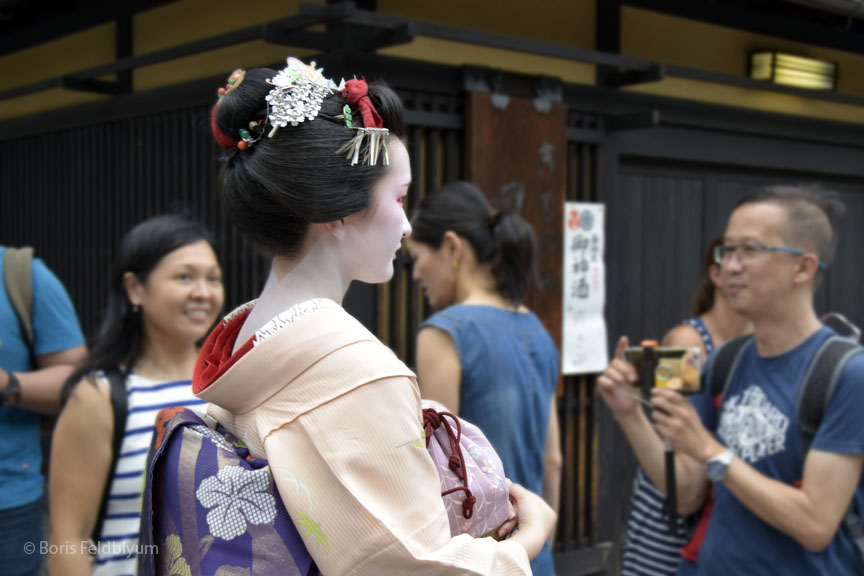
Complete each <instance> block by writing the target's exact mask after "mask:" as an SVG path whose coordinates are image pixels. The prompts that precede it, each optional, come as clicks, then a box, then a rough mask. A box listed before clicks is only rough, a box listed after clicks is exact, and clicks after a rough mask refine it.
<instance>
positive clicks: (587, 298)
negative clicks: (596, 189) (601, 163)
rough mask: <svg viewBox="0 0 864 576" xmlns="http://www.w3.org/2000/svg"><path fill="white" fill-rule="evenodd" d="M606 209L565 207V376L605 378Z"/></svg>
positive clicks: (577, 205)
mask: <svg viewBox="0 0 864 576" xmlns="http://www.w3.org/2000/svg"><path fill="white" fill-rule="evenodd" d="M604 208H605V207H604V206H603V204H593V203H585V202H566V203H565V205H564V250H563V254H564V285H563V287H562V288H563V289H562V293H563V296H564V329H563V338H562V348H563V350H562V354H561V369H562V371H563V373H564V374H586V373H593V372H602V371H603V370H605V369H606V365H607V364H609V355H608V351H607V349H606V319H605V318H604V317H603V308H604V306H605V305H606V266H605V265H604V263H603V255H604V250H605V244H606V242H605V238H604V237H603V217H604Z"/></svg>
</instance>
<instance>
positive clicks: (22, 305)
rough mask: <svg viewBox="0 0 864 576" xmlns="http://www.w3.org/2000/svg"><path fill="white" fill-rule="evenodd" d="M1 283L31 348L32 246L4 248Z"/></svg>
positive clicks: (31, 348) (25, 340) (26, 341)
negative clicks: (4, 286)
mask: <svg viewBox="0 0 864 576" xmlns="http://www.w3.org/2000/svg"><path fill="white" fill-rule="evenodd" d="M3 283H4V284H5V285H6V294H7V295H8V296H9V302H10V303H11V304H12V308H13V309H14V310H15V315H16V316H17V317H18V322H19V323H20V324H21V335H22V336H23V337H24V342H25V343H26V344H27V347H28V348H30V350H31V354H32V350H33V248H31V247H29V246H27V247H24V248H6V250H5V251H4V253H3Z"/></svg>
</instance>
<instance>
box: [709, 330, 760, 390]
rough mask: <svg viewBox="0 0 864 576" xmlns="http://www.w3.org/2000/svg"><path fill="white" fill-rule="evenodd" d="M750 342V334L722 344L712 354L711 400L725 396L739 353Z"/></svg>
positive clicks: (751, 338) (751, 337) (751, 336)
mask: <svg viewBox="0 0 864 576" xmlns="http://www.w3.org/2000/svg"><path fill="white" fill-rule="evenodd" d="M752 340H753V335H752V334H749V335H746V336H738V337H737V338H733V339H732V340H729V341H728V342H726V343H725V344H723V345H722V346H721V347H720V348H718V349H717V352H715V353H714V360H713V361H712V362H711V371H710V374H709V377H710V380H711V382H710V385H711V397H712V398H717V396H721V397H722V396H725V395H726V390H728V389H729V384H730V383H731V382H732V376H733V375H734V374H735V369H736V368H737V367H738V362H739V361H740V360H741V352H742V351H743V350H744V348H745V347H746V346H747V344H749V343H750V342H751V341H752Z"/></svg>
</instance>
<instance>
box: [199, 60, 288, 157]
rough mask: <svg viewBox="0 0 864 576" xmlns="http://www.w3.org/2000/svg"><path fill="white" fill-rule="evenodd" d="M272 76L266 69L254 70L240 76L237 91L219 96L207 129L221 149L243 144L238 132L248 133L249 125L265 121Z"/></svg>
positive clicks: (273, 74)
mask: <svg viewBox="0 0 864 576" xmlns="http://www.w3.org/2000/svg"><path fill="white" fill-rule="evenodd" d="M275 75H276V72H275V71H274V70H270V69H269V68H253V69H252V70H249V71H248V72H246V73H245V74H244V75H243V77H242V81H240V83H239V84H238V85H237V86H236V88H233V89H229V90H227V91H226V92H225V94H224V95H220V97H219V100H218V101H217V102H216V104H215V105H214V106H213V109H212V110H211V112H210V129H211V130H212V132H213V137H214V138H215V139H216V142H218V143H219V145H220V146H221V147H222V148H225V149H230V148H233V147H234V146H236V145H237V144H238V143H239V142H242V141H243V136H242V134H241V133H240V130H247V131H248V130H249V124H250V123H252V122H260V121H262V120H263V119H264V117H265V116H266V114H267V105H266V101H265V100H264V99H265V98H266V96H267V94H268V93H269V92H270V89H271V88H272V86H271V85H270V84H268V83H267V80H269V79H271V78H273V76H275ZM220 90H222V89H220Z"/></svg>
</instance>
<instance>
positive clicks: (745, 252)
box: [714, 244, 828, 270]
mask: <svg viewBox="0 0 864 576" xmlns="http://www.w3.org/2000/svg"><path fill="white" fill-rule="evenodd" d="M763 252H786V253H787V254H795V255H796V256H804V255H805V254H807V253H806V252H804V251H803V250H797V249H795V248H786V247H785V246H766V245H765V244H741V245H740V246H731V245H726V244H721V245H720V246H715V247H714V262H715V263H716V264H717V265H722V264H723V262H724V261H728V260H730V259H731V258H732V257H733V256H735V257H736V258H738V262H752V261H753V260H755V259H756V257H758V256H759V255H760V254H762V253H763ZM827 267H828V266H827V265H826V264H825V263H824V262H822V261H821V260H819V269H820V270H825V269H826V268H827Z"/></svg>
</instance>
